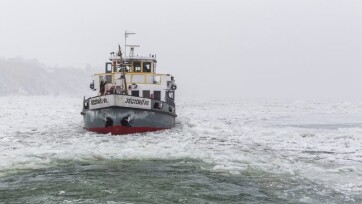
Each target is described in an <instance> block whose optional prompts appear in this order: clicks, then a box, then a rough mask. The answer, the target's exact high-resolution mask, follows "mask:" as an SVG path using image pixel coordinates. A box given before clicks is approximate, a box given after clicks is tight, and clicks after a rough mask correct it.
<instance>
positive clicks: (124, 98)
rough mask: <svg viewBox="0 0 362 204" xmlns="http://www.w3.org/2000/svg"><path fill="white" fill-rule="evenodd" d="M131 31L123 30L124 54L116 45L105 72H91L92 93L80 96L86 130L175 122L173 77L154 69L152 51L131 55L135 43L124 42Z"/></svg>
mask: <svg viewBox="0 0 362 204" xmlns="http://www.w3.org/2000/svg"><path fill="white" fill-rule="evenodd" d="M132 34H135V33H130V32H127V31H126V32H125V48H124V55H123V53H122V50H121V47H120V45H118V51H117V52H111V53H110V58H109V60H110V61H108V62H106V63H105V72H104V73H98V74H94V75H93V76H92V80H91V83H90V89H91V90H92V91H93V93H94V96H92V97H89V98H86V97H84V98H83V110H82V112H81V114H82V115H83V118H84V128H85V129H86V130H89V131H92V132H97V133H104V134H108V133H110V134H112V135H122V134H132V133H142V132H149V131H158V130H164V129H170V128H172V127H174V126H175V118H176V117H177V115H176V105H175V91H176V89H177V85H176V82H175V78H174V77H173V76H172V75H171V74H159V73H156V68H157V66H156V65H157V59H156V55H149V56H148V57H139V56H138V55H135V48H137V47H139V45H127V38H128V37H129V35H132ZM127 48H128V50H129V54H128V55H127V53H126V52H127Z"/></svg>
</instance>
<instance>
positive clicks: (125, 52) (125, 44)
mask: <svg viewBox="0 0 362 204" xmlns="http://www.w3.org/2000/svg"><path fill="white" fill-rule="evenodd" d="M134 34H136V33H131V32H128V31H127V30H126V31H124V56H125V57H127V38H128V36H129V35H134Z"/></svg>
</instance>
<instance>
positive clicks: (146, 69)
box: [143, 62, 151, 72]
mask: <svg viewBox="0 0 362 204" xmlns="http://www.w3.org/2000/svg"><path fill="white" fill-rule="evenodd" d="M143 72H151V62H143Z"/></svg>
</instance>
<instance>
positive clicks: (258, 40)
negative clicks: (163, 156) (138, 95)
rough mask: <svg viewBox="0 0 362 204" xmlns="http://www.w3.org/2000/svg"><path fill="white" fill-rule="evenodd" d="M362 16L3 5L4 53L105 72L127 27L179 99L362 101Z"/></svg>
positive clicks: (316, 9)
mask: <svg viewBox="0 0 362 204" xmlns="http://www.w3.org/2000/svg"><path fill="white" fill-rule="evenodd" d="M361 11H362V1H359V0H355V1H353V0H348V1H342V0H339V1H336V0H294V1H290V0H258V1H250V0H248V1H246V0H243V1H242V0H207V1H206V0H182V1H181V0H168V1H166V0H163V1H161V0H153V1H150V0H132V1H119V0H104V1H100V0H98V1H96V0H77V1H70V0H53V1H46V0H32V1H25V0H23V1H11V0H1V1H0V57H3V58H14V57H19V56H20V57H22V58H25V59H37V60H39V61H40V62H41V63H43V64H46V65H48V66H51V67H58V68H61V67H79V68H85V67H86V65H87V64H90V65H91V66H92V67H97V68H99V71H102V70H103V66H104V62H106V60H107V59H108V57H109V53H110V52H111V51H114V50H115V49H116V48H117V46H118V43H120V44H121V45H122V46H123V44H124V36H123V34H124V31H125V30H128V31H132V32H135V33H137V34H136V35H134V36H132V37H131V38H129V43H130V44H139V45H141V47H140V48H139V49H138V50H136V53H138V54H139V55H147V56H148V55H149V54H150V53H155V54H157V58H158V72H160V73H171V74H173V75H174V76H175V79H176V81H177V84H178V92H179V95H178V96H179V97H209V98H222V97H226V98H236V97H240V98H290V99H316V98H336V99H361V98H362V95H361V91H360V88H361V87H362V80H361V79H360V75H361V74H362V69H361V68H362V57H361V56H362V12H361ZM0 74H1V70H0ZM88 85H89V84H85V86H87V87H88Z"/></svg>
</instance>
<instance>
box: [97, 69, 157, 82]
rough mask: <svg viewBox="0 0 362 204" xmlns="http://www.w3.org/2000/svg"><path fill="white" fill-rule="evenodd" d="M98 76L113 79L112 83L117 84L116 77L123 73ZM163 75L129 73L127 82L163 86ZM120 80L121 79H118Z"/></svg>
mask: <svg viewBox="0 0 362 204" xmlns="http://www.w3.org/2000/svg"><path fill="white" fill-rule="evenodd" d="M95 75H96V76H103V77H105V78H106V77H107V76H110V77H112V83H114V82H115V80H116V76H117V75H119V76H121V75H122V74H121V73H119V72H118V73H100V74H95ZM162 75H164V74H152V73H147V74H145V73H139V72H127V73H126V81H127V83H128V84H133V83H135V84H155V85H160V84H161V79H162V77H161V76H162ZM117 78H119V77H117Z"/></svg>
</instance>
